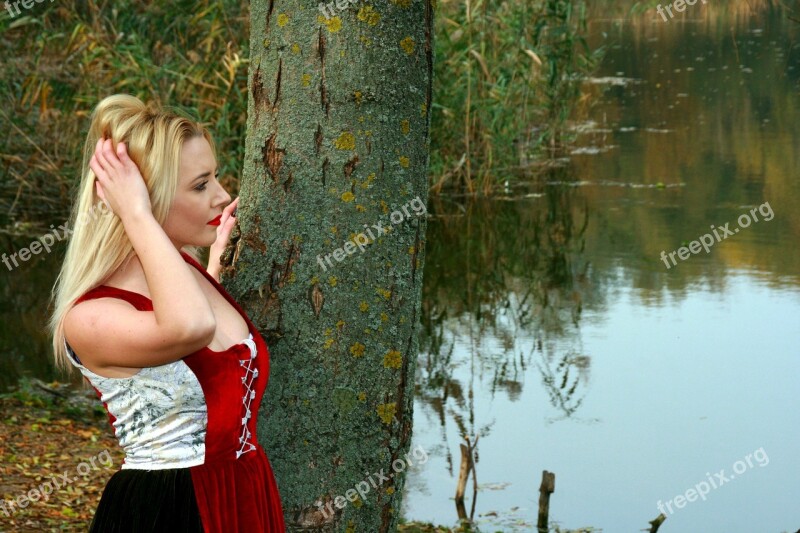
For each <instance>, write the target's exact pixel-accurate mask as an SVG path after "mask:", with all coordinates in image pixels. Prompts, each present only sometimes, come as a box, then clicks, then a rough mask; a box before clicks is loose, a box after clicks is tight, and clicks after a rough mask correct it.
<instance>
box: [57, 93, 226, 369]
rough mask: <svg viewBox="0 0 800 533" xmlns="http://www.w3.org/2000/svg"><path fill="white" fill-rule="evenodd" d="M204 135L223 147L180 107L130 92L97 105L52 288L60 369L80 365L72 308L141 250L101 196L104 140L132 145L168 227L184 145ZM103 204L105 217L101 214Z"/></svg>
mask: <svg viewBox="0 0 800 533" xmlns="http://www.w3.org/2000/svg"><path fill="white" fill-rule="evenodd" d="M201 136H202V137H205V139H206V140H207V141H208V142H209V144H210V145H211V150H212V152H215V150H216V149H215V145H214V141H213V139H212V138H211V135H210V133H209V132H208V131H207V130H206V129H205V128H204V127H203V126H201V125H200V124H199V123H197V122H195V121H193V120H192V119H190V118H188V117H186V116H183V115H182V114H181V112H180V111H179V110H177V109H174V108H166V107H159V106H157V105H155V104H153V103H148V104H145V103H144V102H142V101H141V100H140V99H138V98H136V97H134V96H131V95H127V94H115V95H112V96H108V97H106V98H104V99H103V100H102V101H101V102H100V103H98V104H97V107H95V109H94V111H93V112H92V116H91V125H90V126H89V132H88V133H87V135H86V144H85V146H84V149H83V163H82V165H81V181H80V184H79V185H78V189H77V191H76V192H75V198H74V201H73V203H72V210H71V212H70V218H69V223H68V228H74V229H73V230H72V236H71V237H70V238H69V241H68V244H67V252H66V255H65V257H64V263H63V264H62V266H61V271H60V273H59V274H58V277H57V278H56V282H55V285H54V286H53V291H52V294H51V303H52V302H53V301H55V305H54V311H53V314H52V316H51V317H50V321H49V323H48V327H49V329H50V332H51V334H52V336H53V353H54V357H55V365H56V368H59V369H61V370H63V371H65V372H67V373H69V372H70V371H72V370H74V369H75V367H74V366H73V365H72V364H70V362H69V359H68V355H67V352H66V348H65V346H64V317H65V316H66V314H67V312H68V311H69V310H70V308H71V307H72V305H73V304H74V303H75V301H76V300H77V299H78V298H79V297H81V296H82V295H83V294H85V293H86V292H87V291H89V290H91V289H93V288H94V287H96V286H98V285H101V284H102V283H103V282H104V281H105V280H106V279H107V278H108V277H110V276H111V274H113V273H114V272H115V271H116V270H117V269H118V268H120V267H121V266H122V265H123V264H125V263H127V261H128V260H130V259H131V258H132V257H133V255H134V253H135V251H134V250H133V246H132V245H131V242H130V240H129V239H128V236H127V234H126V233H125V228H124V226H123V225H122V221H121V220H120V218H119V217H118V216H116V215H114V214H112V213H111V212H110V210H108V209H107V208H105V203H104V202H103V201H102V200H101V199H100V198H99V197H98V196H97V192H96V190H95V174H94V172H93V171H92V169H91V167H89V161H90V160H91V158H92V155H93V154H94V151H95V145H96V144H97V140H98V139H99V138H100V137H105V138H107V139H108V138H110V139H111V141H112V145H113V146H114V150H115V151H116V147H117V143H119V142H124V143H125V147H126V148H127V151H128V155H129V156H130V158H131V160H133V162H135V163H136V166H138V167H139V171H140V172H141V174H142V177H143V178H144V182H145V184H146V185H147V190H148V192H149V193H150V204H151V206H152V208H153V216H154V218H155V219H156V220H157V221H158V223H159V224H161V225H162V226H163V224H164V221H165V220H166V218H167V213H168V212H169V209H170V206H171V205H172V201H173V199H174V198H175V192H176V190H177V187H178V168H179V163H180V155H181V149H182V147H183V144H184V143H185V142H186V141H188V140H190V139H192V138H195V137H201ZM98 207H99V208H100V211H101V216H98V215H97V213H96V210H97V209H98ZM183 251H185V252H186V253H188V254H189V255H190V256H192V257H193V258H194V259H196V260H198V261H199V253H198V248H197V247H195V246H185V247H184V248H183Z"/></svg>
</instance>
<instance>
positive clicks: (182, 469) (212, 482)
mask: <svg viewBox="0 0 800 533" xmlns="http://www.w3.org/2000/svg"><path fill="white" fill-rule="evenodd" d="M181 256H182V257H183V258H184V260H185V261H186V262H187V263H189V264H190V265H192V266H193V267H194V268H197V269H198V270H199V271H200V272H201V273H202V274H203V275H204V276H205V277H206V278H207V279H208V280H209V281H210V282H211V284H212V285H213V286H214V287H215V288H216V289H217V290H218V291H219V292H220V294H222V295H223V296H224V297H225V299H226V300H227V301H228V302H229V303H230V304H231V305H232V306H233V307H234V308H235V309H236V310H237V311H238V312H239V314H241V316H242V317H243V318H244V320H245V321H246V322H247V327H248V329H249V331H250V336H249V337H248V338H247V339H245V340H243V341H242V342H240V343H238V344H235V345H233V346H231V347H230V348H228V349H227V350H224V351H221V352H217V351H214V350H211V349H209V348H207V347H206V348H202V349H200V350H198V351H197V352H194V353H192V354H189V355H187V356H185V357H184V358H182V359H180V360H178V361H175V362H173V363H169V364H166V365H161V366H158V367H148V368H144V369H142V370H140V371H139V373H138V374H135V375H133V376H131V377H130V378H106V377H103V376H99V375H97V374H95V373H93V372H91V371H90V370H89V369H87V368H86V367H84V366H83V365H82V364H81V363H80V358H79V357H78V355H79V354H76V353H75V352H74V351H73V350H72V349H71V348H70V346H69V344H68V343H67V342H66V341H65V345H66V347H67V350H68V353H69V354H70V355H71V359H72V360H71V362H72V363H73V364H74V365H75V366H76V367H78V368H79V369H80V371H81V372H82V373H83V375H84V377H85V378H86V379H87V380H88V381H89V383H90V384H91V385H92V387H93V388H94V390H95V391H96V392H97V394H98V397H99V398H100V400H101V401H102V402H103V405H104V407H105V408H106V410H107V412H108V416H109V421H110V422H111V426H112V428H113V429H114V434H115V436H116V437H117V439H118V440H119V442H120V446H121V447H122V448H123V450H124V451H125V454H126V455H125V461H124V463H123V465H122V466H121V469H120V470H119V471H117V472H115V473H114V475H113V476H112V477H111V479H110V480H109V482H108V484H107V485H106V488H105V489H104V491H103V495H102V496H101V500H100V504H99V505H98V508H97V511H96V512H95V516H94V519H93V521H92V525H91V528H90V529H91V531H103V532H122V531H132V532H133V531H170V532H173V531H186V532H189V531H204V532H206V533H217V532H220V533H221V532H225V533H229V532H237V531H247V532H267V533H272V532H275V533H278V532H280V533H283V531H285V525H284V519H283V510H282V507H281V501H280V495H279V493H278V487H277V484H276V482H275V478H274V476H273V472H272V468H271V466H270V463H269V460H268V458H267V455H266V453H265V452H264V450H263V448H262V447H261V446H260V445H259V443H258V442H257V441H256V423H257V419H258V410H259V407H260V405H261V399H262V396H263V394H264V391H265V390H266V387H267V382H268V379H269V350H268V349H267V345H266V343H265V342H264V339H263V338H262V337H261V335H260V334H259V332H258V330H257V329H256V328H255V327H254V326H253V324H252V323H251V322H250V319H249V318H248V317H247V315H246V314H245V313H244V311H243V310H242V309H241V307H239V305H238V304H237V303H236V302H235V301H234V300H233V298H232V297H231V296H230V295H229V294H228V293H227V291H225V289H224V288H223V287H222V286H221V285H220V284H219V283H217V281H216V280H215V279H214V278H213V277H211V275H210V274H208V272H206V270H205V269H204V268H203V267H202V266H201V265H200V264H199V263H197V261H195V260H194V259H193V258H192V257H191V256H189V255H188V254H186V253H185V252H181ZM106 297H112V298H121V299H123V300H125V301H127V302H129V303H130V304H131V305H133V306H134V307H135V308H136V309H138V310H139V311H142V312H148V311H153V305H152V301H151V300H150V299H149V298H147V297H145V296H143V295H141V294H138V293H135V292H131V291H127V290H125V289H119V288H115V287H109V286H105V285H100V286H98V287H96V288H94V289H92V290H90V291H89V292H87V293H86V294H84V295H83V296H82V297H81V298H79V299H78V300H77V301H76V304H75V305H77V304H78V303H80V302H82V301H84V300H88V299H94V298H106Z"/></svg>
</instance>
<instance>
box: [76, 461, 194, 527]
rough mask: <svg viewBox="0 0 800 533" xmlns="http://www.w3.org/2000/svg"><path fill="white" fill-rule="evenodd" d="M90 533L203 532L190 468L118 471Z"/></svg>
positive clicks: (101, 502)
mask: <svg viewBox="0 0 800 533" xmlns="http://www.w3.org/2000/svg"><path fill="white" fill-rule="evenodd" d="M89 531H90V533H140V532H159V531H164V532H170V533H173V532H175V533H202V532H203V523H202V521H201V519H200V513H199V511H198V509H197V500H196V499H195V494H194V485H193V484H192V474H191V472H190V470H189V469H188V468H172V469H166V470H137V469H125V470H119V471H117V472H115V473H114V475H113V476H111V479H109V480H108V483H107V484H106V487H105V489H104V490H103V495H102V496H101V497H100V504H99V505H98V506H97V511H96V512H95V515H94V519H93V520H92V524H91V526H90V528H89Z"/></svg>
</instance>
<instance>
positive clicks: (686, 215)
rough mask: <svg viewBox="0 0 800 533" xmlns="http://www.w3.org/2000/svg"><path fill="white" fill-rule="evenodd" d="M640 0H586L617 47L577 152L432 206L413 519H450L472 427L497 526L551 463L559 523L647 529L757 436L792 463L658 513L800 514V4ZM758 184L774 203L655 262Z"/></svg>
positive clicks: (760, 519) (750, 521)
mask: <svg viewBox="0 0 800 533" xmlns="http://www.w3.org/2000/svg"><path fill="white" fill-rule="evenodd" d="M632 4H633V2H628V3H625V2H609V3H595V4H594V5H593V6H592V9H593V10H594V11H595V13H594V17H593V18H592V21H593V22H592V26H591V27H592V45H593V46H597V45H600V44H607V45H610V46H609V52H608V54H607V57H606V60H605V62H604V64H603V66H602V68H601V71H600V72H598V73H597V74H596V76H595V77H594V78H593V79H591V80H587V84H586V91H587V92H588V93H590V94H592V99H593V101H594V102H596V105H595V106H594V107H593V108H592V109H591V110H590V111H589V112H588V113H587V115H586V116H585V117H582V119H581V121H580V122H579V123H576V124H575V125H574V130H575V132H576V133H577V135H578V139H579V144H578V146H577V147H576V149H575V150H574V152H573V153H572V154H570V156H569V159H568V160H567V161H566V163H565V164H564V165H563V166H561V167H559V168H555V169H551V170H550V171H548V172H547V173H545V174H543V175H541V176H539V177H538V178H537V179H536V180H535V182H534V183H533V184H532V186H531V187H530V188H529V189H528V190H526V191H525V192H526V193H530V194H518V195H517V198H516V199H513V198H509V199H505V200H502V201H494V202H487V201H483V202H477V203H474V204H469V205H460V204H459V203H458V202H456V201H455V200H440V201H438V202H435V203H434V205H432V206H431V212H433V213H435V214H436V218H434V219H433V220H432V221H431V223H430V224H429V234H428V247H427V252H428V254H427V263H426V269H425V287H424V302H423V308H424V309H423V311H424V312H423V332H424V335H423V342H422V344H421V347H422V353H421V354H420V359H419V366H418V376H417V403H416V405H415V426H414V441H415V442H414V445H422V446H424V447H425V449H428V450H433V452H432V453H431V454H430V455H431V459H430V460H429V461H428V463H427V464H426V467H425V469H424V470H422V471H419V472H412V474H411V477H410V479H409V486H410V487H411V488H410V490H409V493H408V495H407V497H406V500H405V501H404V506H403V514H404V516H405V517H406V518H408V519H420V520H430V521H434V522H437V523H445V524H452V523H454V522H455V518H456V511H455V509H454V507H455V506H454V505H453V501H452V494H453V493H454V492H455V482H456V480H457V477H458V467H459V464H458V463H459V461H460V454H459V451H458V446H459V444H460V443H461V442H462V441H461V436H462V435H470V436H475V435H480V436H481V439H480V444H479V446H478V447H479V450H478V452H479V453H478V454H477V458H476V467H477V472H478V480H479V481H480V487H481V490H480V491H479V492H478V496H477V505H476V518H477V519H478V521H479V523H481V524H484V525H486V528H487V530H497V529H500V530H503V531H530V530H532V529H534V528H535V521H536V507H537V494H536V491H537V489H538V485H539V480H540V478H541V471H542V470H544V469H547V470H550V471H554V472H555V473H556V477H557V478H556V492H555V493H554V494H553V496H552V498H551V519H553V520H557V521H560V523H561V525H562V526H566V527H573V528H574V527H579V526H587V525H592V526H596V527H603V528H605V530H606V531H629V530H639V529H643V528H646V527H647V523H648V521H649V520H652V519H653V518H655V517H656V515H657V514H658V513H659V511H658V509H657V507H656V502H657V501H658V500H659V499H661V500H667V499H668V498H671V497H673V496H674V495H675V494H680V493H682V492H683V491H684V490H685V489H686V488H687V487H691V486H693V484H694V482H696V481H697V479H702V478H704V477H705V476H704V473H705V472H706V471H709V470H714V471H718V470H719V469H720V468H722V467H724V466H728V467H729V466H730V463H731V462H732V461H734V460H736V459H739V458H740V457H741V456H743V455H744V454H745V453H746V452H748V451H751V450H753V449H757V448H759V447H760V446H764V447H765V449H767V450H769V451H770V457H771V458H773V457H774V456H775V455H776V454H777V455H778V456H780V457H781V458H782V461H784V466H783V467H782V468H781V469H777V468H773V469H769V468H765V469H764V470H763V472H761V471H760V472H758V473H755V472H753V473H752V474H750V475H749V476H748V478H747V479H745V478H744V477H743V479H742V480H741V481H738V482H736V483H735V484H732V485H731V486H730V487H726V489H725V490H720V491H717V493H715V494H713V497H710V498H709V500H708V501H705V502H702V503H695V504H693V505H692V506H690V507H688V508H686V509H682V510H681V511H680V512H679V513H676V514H674V515H670V517H669V518H668V520H667V522H666V524H665V526H663V527H664V528H665V529H666V528H669V530H671V531H710V532H713V531H725V532H732V531H748V532H749V531H757V530H758V531H781V530H785V531H788V530H791V531H794V529H796V528H797V524H792V523H791V522H790V520H791V516H790V514H788V509H790V508H792V507H791V506H792V505H793V504H792V503H790V502H791V501H794V500H796V498H797V497H798V496H799V495H800V494H798V492H797V490H796V483H795V482H794V479H793V478H794V474H796V473H797V472H798V471H800V460H799V459H798V458H797V456H796V453H795V451H794V450H793V449H792V446H791V442H792V441H796V440H797V438H798V437H800V430H798V429H797V428H800V415H797V414H792V412H788V411H787V410H786V409H785V408H784V406H786V405H791V404H796V394H795V393H794V391H795V390H796V386H794V385H793V384H792V382H793V380H792V378H791V376H792V375H796V374H797V372H798V371H800V362H798V359H797V357H796V346H797V343H798V341H800V330H798V328H797V319H798V312H799V311H800V291H799V290H798V287H799V286H800V276H798V273H800V268H798V267H800V251H798V249H797V246H796V245H795V244H796V242H797V238H798V234H799V233H800V214H799V213H798V212H797V210H796V209H793V206H795V205H797V203H798V201H800V184H798V180H797V176H798V175H800V157H798V156H797V155H796V154H797V153H798V148H800V116H799V114H798V96H800V41H799V40H798V38H797V37H798V35H800V25H798V24H795V23H793V22H792V21H790V20H788V18H787V16H786V12H784V11H782V10H781V9H779V8H778V7H776V5H775V4H773V3H771V2H768V1H750V2H749V3H748V2H730V3H728V4H726V5H718V4H715V5H714V6H704V7H702V8H700V7H699V6H697V7H698V8H697V9H694V10H692V11H691V13H687V14H686V18H685V20H683V21H678V20H677V19H676V20H674V21H672V22H670V23H663V22H662V21H660V20H658V21H654V19H653V18H652V17H653V16H656V15H655V11H653V12H652V13H649V14H648V13H647V12H646V13H645V14H644V15H643V16H642V17H640V18H631V17H628V16H627V13H628V10H629V9H630V7H631V5H632ZM512 196H513V195H512ZM765 202H769V205H770V206H771V207H772V208H773V210H774V213H775V216H774V218H773V219H771V220H769V221H767V220H766V219H762V220H760V221H759V222H758V223H755V224H753V225H751V226H750V227H749V228H747V229H742V231H741V232H739V233H736V234H735V235H734V236H731V237H729V238H727V239H726V240H724V241H722V242H718V243H716V244H715V245H714V246H713V247H712V248H711V249H710V251H709V253H705V252H702V251H701V253H699V254H694V255H691V256H690V257H689V259H687V260H685V261H680V262H679V263H678V264H677V265H676V266H673V267H671V268H669V269H667V268H666V267H665V266H664V263H663V262H662V261H661V259H660V254H661V252H662V251H664V250H665V251H667V252H669V251H672V250H676V249H677V248H679V247H681V246H685V245H687V244H688V243H689V242H691V241H692V240H695V239H698V238H699V237H700V236H701V235H703V234H705V233H707V232H709V231H710V227H711V226H712V225H714V226H716V227H720V226H723V225H724V224H725V223H729V222H730V223H732V224H731V226H732V227H733V226H735V225H736V220H737V217H739V215H741V214H742V213H746V212H750V210H751V209H753V208H757V207H758V206H759V205H762V204H764V203H765ZM790 428H791V429H790ZM695 478H696V479H695ZM692 480H694V481H692ZM690 481H692V483H690ZM467 494H468V495H469V491H468V492H467ZM468 499H469V498H468ZM752 501H757V502H758V505H757V509H755V510H754V509H753V505H750V504H748V503H746V502H752ZM470 503H471V502H469V501H468V502H467V505H470ZM744 509H749V511H748V512H747V513H745V512H744ZM720 517H730V518H725V519H720ZM790 528H794V529H790Z"/></svg>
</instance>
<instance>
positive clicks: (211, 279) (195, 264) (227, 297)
mask: <svg viewBox="0 0 800 533" xmlns="http://www.w3.org/2000/svg"><path fill="white" fill-rule="evenodd" d="M179 252H180V254H181V257H183V260H184V261H185V262H187V263H189V264H190V265H192V266H193V267H194V268H196V269H197V270H199V271H200V273H201V274H203V275H204V276H205V278H206V279H207V280H208V281H209V282H211V285H212V286H213V287H214V288H215V289H217V292H219V293H220V294H221V295H222V297H223V298H225V300H227V302H228V303H229V304H231V306H232V307H233V308H234V309H235V310H236V312H237V313H239V315H240V316H241V317H242V318H243V319H244V322H245V324H247V332H248V336H247V338H245V339H242V340H241V341H239V342H237V343H236V344H232V345H230V346H229V347H228V348H225V349H224V350H212V349H211V348H209V347H208V346H204V347H202V348H201V350H206V351H209V352H211V353H213V354H223V353H227V352H230V351H231V350H233V349H234V348H236V347H237V346H242V345H246V344H248V342H255V336H254V334H253V330H254V329H255V328H254V327H253V324H252V323H251V322H250V319H249V318H248V317H247V315H246V314H245V313H244V311H243V310H242V308H241V307H239V304H238V303H236V300H234V299H233V298H232V297H231V296H230V295H229V294H228V293H227V291H225V289H224V288H223V287H222V285H220V284H219V282H217V280H215V279H214V277H213V276H212V275H211V274H209V273H208V272H207V271H206V270H205V269H204V268H203V267H202V266H201V265H200V264H199V263H198V262H197V261H196V260H195V259H194V258H193V257H192V256H190V255H189V254H188V253H186V252H184V251H183V250H179ZM101 287H102V288H104V289H111V290H113V291H120V292H124V293H127V294H131V295H133V296H135V297H137V298H143V299H144V300H146V301H148V302H149V303H150V307H151V308H152V307H153V301H152V300H151V299H150V298H148V297H147V296H145V295H144V294H140V293H138V292H134V291H130V290H128V289H123V288H121V287H112V286H111V285H98V286H97V287H95V289H99V288H101Z"/></svg>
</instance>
